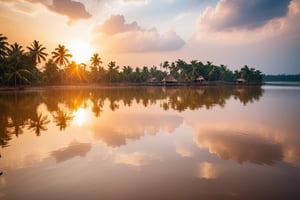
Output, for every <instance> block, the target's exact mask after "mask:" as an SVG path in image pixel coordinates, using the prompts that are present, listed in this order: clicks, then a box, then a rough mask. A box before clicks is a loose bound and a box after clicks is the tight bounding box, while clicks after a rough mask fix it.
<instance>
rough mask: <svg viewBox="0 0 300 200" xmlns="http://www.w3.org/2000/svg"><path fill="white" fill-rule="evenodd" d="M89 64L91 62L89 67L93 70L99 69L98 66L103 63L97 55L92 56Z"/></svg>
mask: <svg viewBox="0 0 300 200" xmlns="http://www.w3.org/2000/svg"><path fill="white" fill-rule="evenodd" d="M90 62H91V66H92V67H95V68H97V67H99V66H100V64H102V63H103V62H102V60H101V58H100V56H99V54H98V53H94V54H93V56H92V57H91V59H90Z"/></svg>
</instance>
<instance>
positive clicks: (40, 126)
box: [29, 112, 50, 136]
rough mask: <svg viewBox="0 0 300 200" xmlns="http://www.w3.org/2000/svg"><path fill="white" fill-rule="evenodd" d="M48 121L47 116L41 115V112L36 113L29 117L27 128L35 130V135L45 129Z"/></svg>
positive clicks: (38, 134)
mask: <svg viewBox="0 0 300 200" xmlns="http://www.w3.org/2000/svg"><path fill="white" fill-rule="evenodd" d="M49 122H50V121H49V120H48V116H47V115H45V116H43V115H42V113H41V112H40V113H36V115H35V116H34V118H33V119H30V125H29V129H33V130H35V133H36V135H37V136H40V133H41V131H46V130H47V127H46V126H45V125H46V124H48V123H49Z"/></svg>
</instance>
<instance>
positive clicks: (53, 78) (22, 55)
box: [0, 34, 262, 87]
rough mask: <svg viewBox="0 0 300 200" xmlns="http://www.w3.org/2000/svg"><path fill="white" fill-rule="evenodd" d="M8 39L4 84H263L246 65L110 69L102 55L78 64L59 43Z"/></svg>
mask: <svg viewBox="0 0 300 200" xmlns="http://www.w3.org/2000/svg"><path fill="white" fill-rule="evenodd" d="M7 40H8V39H7V37H5V36H4V35H3V34H0V85H1V86H15V87H16V86H20V85H28V84H31V85H41V84H44V85H45V84H46V85H53V84H83V83H144V82H147V81H148V80H149V79H152V80H155V81H158V82H159V81H162V80H163V79H164V77H166V76H167V75H170V76H172V77H173V78H174V79H176V80H178V81H180V82H184V83H189V82H195V81H197V80H199V77H201V79H202V80H205V81H210V82H212V81H214V82H216V81H219V82H233V81H235V80H243V82H248V83H261V82H262V72H261V71H259V70H256V69H255V68H251V67H248V66H247V65H245V66H243V67H242V68H241V69H240V70H235V71H231V70H230V69H229V68H228V67H227V66H226V65H220V66H218V65H215V64H213V63H212V62H209V61H207V62H206V63H203V62H201V61H198V60H192V61H190V62H189V63H188V62H186V61H184V60H181V59H178V60H176V61H174V62H169V61H164V62H162V63H161V64H160V66H158V67H157V66H151V67H148V66H143V67H132V66H123V67H120V66H119V65H117V63H116V62H114V61H110V62H108V64H107V66H104V65H103V61H102V59H101V57H100V55H99V54H98V53H94V54H93V55H92V56H91V58H90V63H76V62H75V61H73V60H71V59H72V54H71V53H70V52H69V49H68V48H67V47H66V46H65V45H62V44H59V45H58V47H57V48H55V49H54V51H52V52H51V53H50V54H48V53H47V52H46V47H44V46H43V45H42V44H41V43H40V42H39V41H37V40H34V41H33V43H32V44H31V45H30V46H28V47H26V48H24V47H23V46H22V45H20V44H18V43H13V44H9V43H8V42H7Z"/></svg>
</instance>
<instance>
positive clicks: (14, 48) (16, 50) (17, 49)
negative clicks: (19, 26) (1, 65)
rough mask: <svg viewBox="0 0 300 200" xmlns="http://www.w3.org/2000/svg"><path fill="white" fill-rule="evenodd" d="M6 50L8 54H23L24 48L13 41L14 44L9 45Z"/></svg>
mask: <svg viewBox="0 0 300 200" xmlns="http://www.w3.org/2000/svg"><path fill="white" fill-rule="evenodd" d="M7 52H8V55H9V56H19V55H22V54H24V49H23V47H22V45H20V44H18V43H16V42H15V43H14V44H11V45H9V48H8V49H7Z"/></svg>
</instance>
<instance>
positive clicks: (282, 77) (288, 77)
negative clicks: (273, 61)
mask: <svg viewBox="0 0 300 200" xmlns="http://www.w3.org/2000/svg"><path fill="white" fill-rule="evenodd" d="M263 80H264V81H265V82H272V81H284V82H285V81H294V82H300V74H278V75H270V74H268V75H264V76H263Z"/></svg>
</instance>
